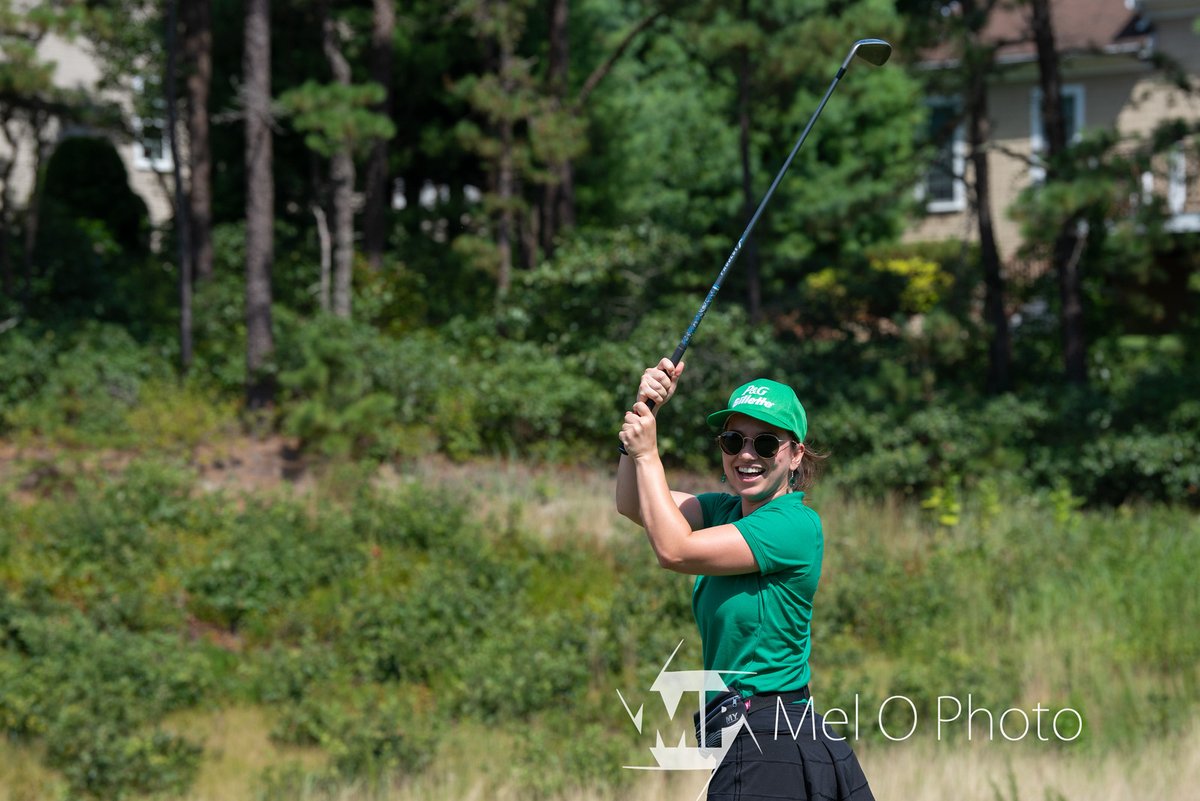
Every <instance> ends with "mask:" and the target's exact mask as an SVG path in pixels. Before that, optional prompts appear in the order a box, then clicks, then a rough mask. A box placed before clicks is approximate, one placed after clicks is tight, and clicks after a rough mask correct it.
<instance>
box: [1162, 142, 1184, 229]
mask: <svg viewBox="0 0 1200 801" xmlns="http://www.w3.org/2000/svg"><path fill="white" fill-rule="evenodd" d="M1187 177H1188V176H1187V157H1186V156H1185V155H1184V152H1183V148H1182V147H1180V146H1179V145H1176V146H1175V147H1174V148H1173V149H1172V150H1171V153H1170V154H1169V155H1168V156H1167V211H1169V212H1170V213H1171V214H1173V215H1178V214H1183V208H1184V206H1186V205H1187V190H1188V187H1187Z"/></svg>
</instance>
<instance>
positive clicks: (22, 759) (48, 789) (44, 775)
mask: <svg viewBox="0 0 1200 801" xmlns="http://www.w3.org/2000/svg"><path fill="white" fill-rule="evenodd" d="M66 787H67V785H66V782H64V781H63V780H62V779H61V778H60V777H59V776H58V774H56V773H54V772H53V771H51V770H50V769H49V768H46V767H45V766H44V765H43V764H42V761H41V756H40V754H39V753H38V752H37V751H35V750H34V749H31V748H28V747H26V746H21V745H16V744H14V743H11V742H8V741H6V740H5V739H3V738H0V801H43V799H51V798H62V797H64V795H65V793H66Z"/></svg>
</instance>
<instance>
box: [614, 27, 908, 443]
mask: <svg viewBox="0 0 1200 801" xmlns="http://www.w3.org/2000/svg"><path fill="white" fill-rule="evenodd" d="M891 55H892V46H891V45H890V44H888V43H887V42H885V41H883V40H882V39H859V40H858V41H857V42H855V43H854V46H853V47H851V48H850V52H849V53H847V54H846V60H845V61H843V62H842V66H841V69H839V70H838V71H837V75H835V76H834V78H833V83H831V84H829V88H828V89H826V90H825V96H824V97H823V98H821V103H820V105H818V106H817V110H816V111H815V112H813V115H812V117H811V118H810V119H809V120H808V124H807V125H805V126H804V133H802V134H800V138H799V139H798V140H796V146H795V147H793V148H792V152H791V153H789V154H788V157H787V161H785V162H783V166H782V167H781V168H780V169H779V173H778V174H777V175H776V176H775V180H774V181H772V182H771V186H770V188H768V189H767V193H766V194H765V195H763V199H762V202H760V203H759V204H758V209H757V210H756V211H755V212H754V216H753V217H751V218H750V222H749V223H748V224H747V225H746V230H745V231H743V232H742V236H741V238H739V239H738V241H737V244H736V245H734V247H733V252H732V253H730V254H729V258H728V259H726V260H725V266H724V267H722V268H721V272H720V273H718V274H717V280H716V281H715V282H713V285H712V288H711V289H709V290H708V295H707V296H706V297H705V298H704V302H703V303H701V304H700V310H699V311H697V312H696V316H695V317H694V318H692V324H691V325H689V326H688V327H687V331H685V332H684V334H683V339H681V340H679V346H678V347H677V348H675V353H673V354H672V355H671V363H672V364H679V361H680V360H681V359H682V358H683V354H684V351H686V350H687V349H688V345H689V344H690V343H691V341H692V336H693V335H694V334H695V333H696V329H697V328H699V327H700V321H701V320H703V319H704V314H705V312H707V311H708V307H709V306H710V305H711V304H712V302H713V298H715V297H716V296H717V293H718V292H719V291H721V282H722V281H724V280H725V275H726V274H727V273H728V272H729V268H730V267H732V266H733V263H734V261H736V260H737V257H738V254H739V253H741V252H742V245H744V244H745V243H746V240H747V239H748V238H749V237H750V232H751V231H752V230H754V224H755V223H757V222H758V218H759V216H760V215H762V213H763V209H765V208H766V207H767V202H768V201H769V200H770V199H771V195H773V194H775V187H777V186H779V181H780V180H781V179H782V178H783V174H784V173H786V172H787V170H788V167H790V166H791V165H792V159H794V158H795V157H796V153H798V152H799V150H800V146H801V145H803V144H804V140H805V139H806V138H808V132H809V131H811V130H812V127H813V123H815V122H816V121H817V117H819V116H821V110H822V109H824V108H825V104H826V103H827V102H828V101H829V96H830V95H832V94H833V90H834V88H836V87H837V85H838V81H840V80H841V79H842V76H843V75H845V74H846V70H847V68H849V66H850V62H851V61H853V60H854V57H855V56H858V57H859V58H861V59H862V60H863V61H866V62H867V63H868V64H873V65H875V66H876V67H878V66H880V65H882V64H883V63H884V62H886V61H887V60H888V57H890V56H891ZM646 405H647V406H649V407H650V408H651V409H653V408H654V401H647V402H646ZM620 449H621V453H626V451H625V445H624V444H621V445H620Z"/></svg>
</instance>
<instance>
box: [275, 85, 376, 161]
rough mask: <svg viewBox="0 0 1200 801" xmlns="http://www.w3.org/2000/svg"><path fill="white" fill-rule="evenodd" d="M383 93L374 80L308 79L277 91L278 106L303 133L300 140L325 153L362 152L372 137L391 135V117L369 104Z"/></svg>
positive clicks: (326, 154) (372, 103) (322, 153)
mask: <svg viewBox="0 0 1200 801" xmlns="http://www.w3.org/2000/svg"><path fill="white" fill-rule="evenodd" d="M383 97H384V89H383V87H382V86H380V85H379V84H377V83H363V84H351V85H349V86H347V85H343V84H340V83H319V82H317V81H313V80H308V81H305V82H304V83H303V84H301V85H300V86H297V87H295V88H294V89H289V90H287V91H286V92H284V93H283V94H281V95H280V96H279V99H278V106H279V109H280V111H281V112H282V113H283V114H284V115H286V116H288V117H290V118H291V121H292V125H293V126H294V127H295V128H296V130H298V131H300V132H301V133H302V134H304V143H305V144H306V145H308V147H309V148H311V149H312V150H314V151H316V152H317V153H320V154H321V155H322V156H326V157H328V156H332V155H333V154H334V153H335V152H336V151H338V150H342V149H350V150H356V151H359V152H363V151H365V149H366V148H367V147H368V146H369V145H370V144H371V142H373V141H374V140H376V139H390V138H392V137H393V136H395V134H396V127H395V125H393V124H392V121H391V120H390V119H388V118H387V117H386V116H385V115H383V114H380V113H379V112H377V111H373V110H372V108H371V107H372V106H374V105H376V104H378V103H380V102H382V100H383Z"/></svg>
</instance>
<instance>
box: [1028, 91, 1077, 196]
mask: <svg viewBox="0 0 1200 801" xmlns="http://www.w3.org/2000/svg"><path fill="white" fill-rule="evenodd" d="M1083 96H1084V95H1083V87H1082V86H1080V85H1079V84H1064V85H1063V87H1062V95H1061V96H1060V97H1059V100H1060V101H1061V102H1062V115H1063V125H1064V126H1065V127H1066V129H1067V142H1068V143H1071V142H1077V141H1079V136H1080V133H1081V132H1082V131H1083ZM1029 101H1030V102H1029V120H1030V122H1031V123H1032V131H1031V133H1030V137H1029V139H1030V142H1029V144H1030V149H1031V151H1032V153H1033V155H1034V157H1035V159H1036V157H1038V156H1040V155H1041V154H1042V153H1043V152H1045V150H1046V136H1045V134H1044V133H1043V131H1042V90H1041V88H1040V87H1034V90H1033V92H1032V93H1031V94H1030V98H1029ZM1029 178H1030V180H1031V181H1033V182H1034V183H1038V184H1040V183H1041V182H1042V181H1044V180H1046V168H1045V167H1042V166H1041V165H1040V164H1035V165H1034V166H1032V167H1030V168H1029Z"/></svg>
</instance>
